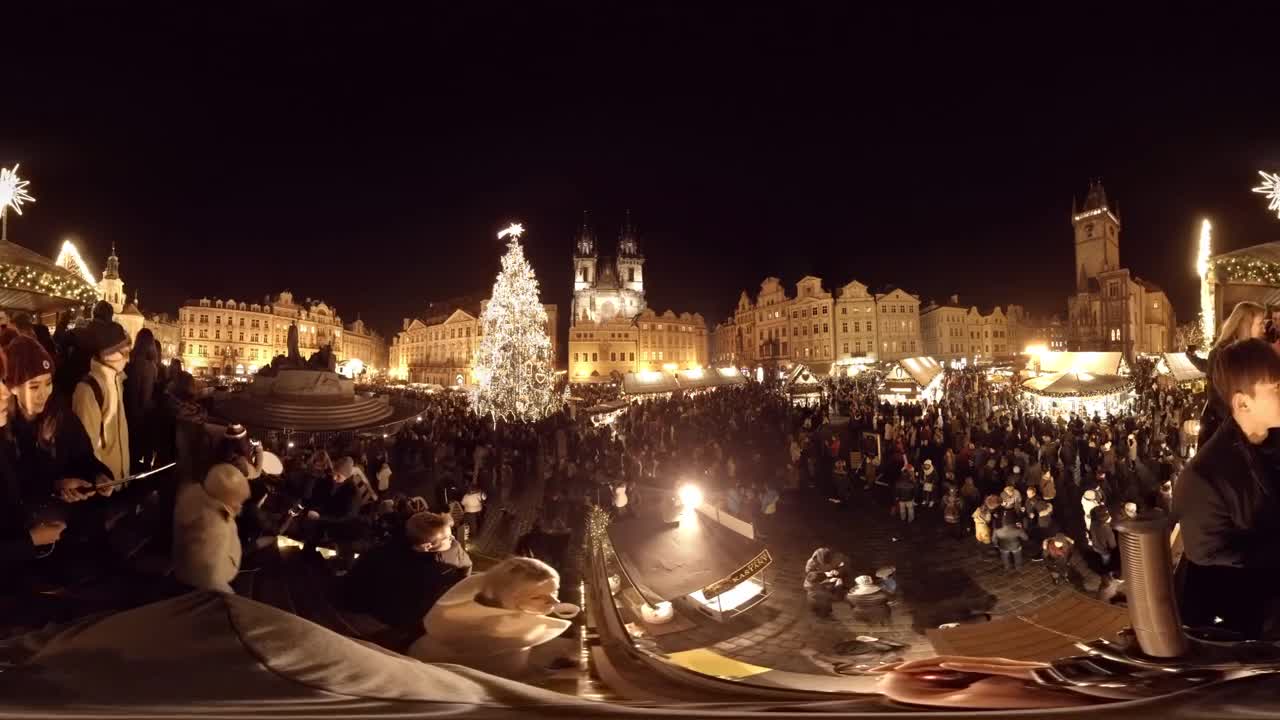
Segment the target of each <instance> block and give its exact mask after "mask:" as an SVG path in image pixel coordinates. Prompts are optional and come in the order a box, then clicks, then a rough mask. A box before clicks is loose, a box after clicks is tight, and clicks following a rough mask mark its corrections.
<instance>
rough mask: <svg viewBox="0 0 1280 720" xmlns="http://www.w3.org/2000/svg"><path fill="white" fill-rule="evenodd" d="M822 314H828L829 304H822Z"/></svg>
mask: <svg viewBox="0 0 1280 720" xmlns="http://www.w3.org/2000/svg"><path fill="white" fill-rule="evenodd" d="M822 314H823V315H826V314H827V306H826V305H823V306H822Z"/></svg>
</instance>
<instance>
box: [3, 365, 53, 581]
mask: <svg viewBox="0 0 1280 720" xmlns="http://www.w3.org/2000/svg"><path fill="white" fill-rule="evenodd" d="M6 367H7V361H6V357H5V354H4V352H3V350H0V377H2V376H4V374H5V371H6ZM12 398H13V394H12V393H10V392H9V388H8V386H7V385H5V384H4V383H0V588H5V589H8V586H13V585H16V584H17V583H18V582H19V581H20V580H21V579H22V578H23V577H25V576H26V574H27V572H28V571H29V569H30V565H31V563H32V561H34V560H35V559H36V558H37V557H38V556H39V555H40V553H41V548H47V547H50V546H52V545H53V544H54V543H56V542H58V539H59V538H61V537H62V531H63V530H65V529H66V528H67V524H66V523H65V522H63V521H61V520H53V519H43V520H42V519H39V518H32V513H31V509H30V508H28V507H27V503H26V501H25V500H24V498H23V491H22V482H21V478H20V477H19V475H18V470H17V467H16V465H15V461H16V458H15V455H14V444H13V434H12V433H11V432H10V430H9V405H10V402H11V401H12Z"/></svg>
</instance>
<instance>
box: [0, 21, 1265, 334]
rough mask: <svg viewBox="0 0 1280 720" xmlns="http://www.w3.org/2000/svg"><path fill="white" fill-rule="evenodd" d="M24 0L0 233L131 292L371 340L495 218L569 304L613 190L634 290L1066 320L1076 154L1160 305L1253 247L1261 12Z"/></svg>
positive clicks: (453, 272) (12, 43) (478, 271)
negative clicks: (639, 274) (811, 284)
mask: <svg viewBox="0 0 1280 720" xmlns="http://www.w3.org/2000/svg"><path fill="white" fill-rule="evenodd" d="M29 4H30V5H37V6H40V7H38V8H35V9H33V8H25V9H14V8H10V7H6V9H5V10H4V11H3V15H2V16H0V47H3V48H4V53H3V57H4V63H5V66H6V67H5V69H4V71H3V74H0V164H3V165H6V166H8V165H11V164H13V163H15V162H20V163H22V170H23V172H24V174H25V175H26V176H27V178H28V179H30V180H31V181H32V188H31V189H32V191H33V193H34V194H35V196H36V197H37V198H38V203H37V204H35V205H31V206H29V207H28V209H27V212H26V214H25V215H24V216H23V217H20V218H13V219H12V221H11V223H10V238H11V239H12V240H15V241H17V242H19V243H21V244H24V245H27V246H29V247H31V248H34V249H37V250H39V251H41V252H44V253H47V254H50V255H52V254H54V253H55V252H56V249H57V246H58V245H59V244H60V242H61V239H62V238H63V237H65V236H68V235H70V236H74V237H76V238H77V239H78V240H79V242H80V244H81V247H82V248H83V249H84V250H85V251H86V255H87V256H88V258H89V260H90V263H91V265H92V266H93V267H94V269H95V271H98V272H100V271H101V267H102V263H103V258H104V256H105V254H106V252H107V250H108V249H109V247H110V245H111V243H112V242H113V241H114V242H115V243H116V244H117V246H118V247H119V250H120V255H121V258H122V272H123V275H124V278H125V281H126V284H127V289H128V291H129V293H130V295H132V294H133V291H134V290H135V289H140V290H141V293H142V302H143V307H144V309H145V310H147V311H150V312H156V311H169V312H172V311H173V310H174V309H175V308H176V307H177V305H178V303H179V302H180V301H181V300H182V299H183V298H185V297H198V296H200V295H209V296H221V297H228V296H232V297H235V298H237V299H247V300H253V299H260V298H261V297H262V296H264V295H265V294H267V293H269V292H277V291H279V290H281V289H284V288H289V289H291V290H293V291H294V294H295V295H296V296H299V297H313V298H323V299H325V300H327V301H329V302H330V303H332V304H334V305H336V306H337V307H338V309H339V311H340V312H341V313H342V315H343V316H344V319H346V320H348V321H350V320H352V319H354V318H355V316H356V314H357V312H359V313H360V314H361V315H362V316H363V318H364V319H365V320H366V321H369V322H372V323H373V324H374V325H375V326H376V327H378V328H380V329H381V330H383V331H384V332H387V331H392V330H394V329H396V328H398V326H399V319H400V318H401V317H405V316H408V315H413V314H419V313H420V312H421V309H422V307H423V306H424V304H425V303H426V302H427V301H428V300H432V299H442V298H447V297H451V296H455V295H459V294H463V293H474V292H477V291H483V290H485V289H487V288H488V287H489V286H490V284H491V283H492V279H493V276H494V274H495V273H496V271H497V267H498V257H499V254H500V250H501V245H500V243H499V242H498V241H497V240H496V239H495V238H494V235H495V233H496V231H497V230H498V229H499V228H500V227H502V226H504V225H505V224H506V223H507V222H509V221H512V220H521V221H523V222H524V224H525V226H526V228H527V229H528V231H529V233H528V235H527V236H526V239H527V252H528V253H529V254H530V256H531V258H532V260H533V262H534V265H535V269H536V270H537V272H538V275H539V278H540V280H541V282H542V286H543V292H544V297H545V298H546V300H547V301H549V302H556V303H559V304H560V306H561V308H562V315H561V317H562V318H564V317H565V314H566V313H565V309H567V306H568V302H569V282H570V273H571V269H570V267H571V266H570V255H571V251H572V234H573V232H574V228H575V226H576V225H577V224H578V223H579V222H580V219H581V214H582V211H583V210H590V211H591V212H592V216H593V219H594V222H595V226H596V232H597V234H598V235H599V237H600V238H601V240H602V241H603V242H602V244H603V246H604V248H605V251H606V252H612V246H613V243H614V241H615V239H616V237H617V232H618V226H619V224H620V223H621V219H622V214H623V211H624V210H625V209H627V208H630V209H631V210H632V213H633V216H634V218H635V221H636V223H637V224H638V225H639V227H640V230H641V233H642V235H641V237H642V245H643V250H644V252H645V254H646V255H647V258H648V265H647V281H648V299H649V303H650V305H651V306H653V307H655V309H657V310H659V311H662V310H665V309H667V308H673V309H675V310H677V311H684V310H690V311H699V312H701V313H703V315H704V316H705V317H706V318H707V321H708V324H709V325H712V324H714V323H715V322H716V321H718V320H721V319H723V318H724V317H725V315H726V314H727V313H728V312H729V311H730V310H731V308H732V307H733V305H734V303H735V302H736V299H737V296H738V293H739V291H741V290H743V289H748V290H751V291H753V292H754V291H755V290H756V289H758V287H759V284H760V281H761V280H762V279H763V278H764V277H765V276H767V275H777V276H779V277H780V278H782V279H783V281H784V282H785V283H787V284H788V286H792V287H793V286H794V283H795V281H796V280H798V279H799V278H800V277H801V276H803V275H805V274H808V273H813V274H818V275H821V276H822V277H823V278H824V279H825V280H826V282H827V287H828V289H830V288H833V287H836V286H838V285H840V284H843V283H844V282H847V281H848V280H850V279H853V278H856V279H858V280H861V281H863V282H865V283H868V284H872V285H878V284H883V283H895V284H899V285H901V286H903V287H905V288H906V289H908V290H910V291H912V292H915V293H918V294H920V295H921V297H922V299H924V300H927V299H929V298H939V299H942V298H945V296H947V295H949V294H951V293H959V294H960V295H961V296H962V299H963V300H964V301H966V302H973V303H977V304H980V305H982V306H989V305H991V304H1002V305H1003V304H1005V303H1009V302H1020V303H1023V304H1025V305H1026V306H1028V307H1029V308H1030V309H1031V310H1033V311H1035V312H1037V313H1041V312H1048V311H1053V312H1058V313H1060V314H1061V313H1064V312H1065V298H1066V295H1067V293H1068V292H1070V291H1071V289H1072V283H1073V275H1072V260H1071V258H1072V235H1071V228H1070V225H1069V219H1068V215H1069V213H1070V209H1071V201H1072V197H1073V196H1076V197H1078V198H1081V199H1083V196H1084V193H1085V190H1086V187H1087V184H1088V181H1089V179H1090V178H1091V177H1096V176H1100V177H1101V178H1102V179H1103V181H1104V182H1105V185H1106V188H1107V192H1108V194H1109V196H1110V197H1111V199H1112V201H1113V204H1115V203H1116V202H1118V204H1119V209H1120V213H1121V217H1122V220H1123V222H1124V230H1123V235H1122V239H1121V258H1122V261H1123V263H1124V264H1125V265H1126V266H1128V267H1130V268H1131V269H1132V270H1133V271H1135V272H1136V273H1137V274H1139V275H1140V276H1142V277H1144V278H1146V279H1149V280H1152V281H1154V282H1156V283H1158V284H1159V285H1161V286H1163V287H1164V288H1166V289H1167V290H1168V291H1169V294H1170V296H1171V299H1172V300H1173V302H1174V306H1175V308H1176V310H1177V312H1178V316H1179V319H1180V320H1187V319H1190V318H1191V317H1192V316H1193V315H1194V306H1195V302H1196V300H1195V297H1196V295H1195V292H1196V287H1197V285H1196V281H1195V278H1194V277H1193V275H1192V273H1191V263H1192V258H1193V254H1194V236H1195V231H1196V227H1197V219H1198V218H1199V217H1201V216H1202V215H1204V214H1208V215H1209V216H1210V217H1211V218H1212V219H1213V220H1214V221H1215V224H1216V227H1217V249H1219V250H1224V249H1231V248H1237V247H1243V246H1246V245H1251V244H1255V243H1259V242H1266V241H1271V240H1280V220H1277V219H1276V218H1275V217H1274V215H1273V214H1271V213H1268V212H1267V211H1266V209H1265V200H1264V199H1263V198H1262V197H1261V196H1258V195H1254V194H1251V193H1250V192H1249V189H1250V188H1251V187H1252V186H1253V185H1255V184H1256V182H1255V180H1256V173H1255V171H1256V170H1257V169H1272V170H1280V92H1278V91H1277V89H1276V82H1275V77H1274V73H1275V72H1276V67H1275V62H1274V60H1273V59H1272V58H1271V57H1268V56H1267V55H1266V54H1265V53H1267V52H1268V51H1269V52H1270V53H1272V54H1274V53H1275V52H1276V47H1275V45H1276V43H1275V38H1274V37H1273V34H1274V33H1273V32H1272V29H1273V28H1274V27H1275V24H1274V22H1273V21H1272V19H1270V18H1266V17H1262V16H1248V15H1244V14H1239V13H1238V12H1237V13H1235V14H1232V15H1226V14H1222V15H1201V14H1178V15H1169V14H1168V12H1167V11H1166V10H1160V11H1150V12H1145V13H1142V14H1137V13H1135V14H1134V15H1133V16H1132V17H1125V16H1123V15H1122V14H1118V13H1117V11H1116V7H1117V6H1118V5H1119V4H1116V3H1112V4H1109V5H1103V6H1098V7H1097V8H1094V9H1091V8H1090V7H1089V6H1088V5H1085V4H1081V3H1071V4H1066V3H1063V4H1058V5H1056V6H1051V5H1049V4H1044V5H1043V6H1039V8H1038V9H1039V11H1038V13H1037V14H1036V15H1034V16H1033V15H1027V16H1022V17H1017V16H1011V15H1008V14H986V15H984V14H981V13H978V12H975V11H973V10H970V11H969V12H965V13H962V12H960V11H958V10H947V11H944V12H943V13H939V12H937V11H935V10H934V9H932V8H929V7H928V6H927V5H917V6H914V8H913V9H914V10H915V12H914V13H913V14H899V15H885V14H879V13H876V14H873V13H870V12H866V11H863V10H861V9H858V8H853V7H844V6H845V5H848V6H852V5H854V4H853V3H841V4H836V3H831V4H814V5H806V4H803V3H795V2H787V3H776V4H775V5H774V6H772V7H768V6H749V5H747V4H738V5H724V6H711V5H702V6H699V9H690V8H689V7H687V6H688V5H692V4H693V3H673V4H669V5H667V4H660V3H644V4H639V3H629V4H625V5H626V6H627V7H630V8H631V9H625V8H624V7H622V6H623V5H624V4H623V3H595V4H594V5H586V6H582V7H576V6H571V5H566V4H559V3H555V4H552V3H532V2H526V3H519V4H512V5H497V4H494V5H487V4H484V3H475V2H466V3H455V4H451V5H456V6H466V9H462V8H461V7H451V6H446V5H444V4H440V5H434V6H433V5H428V4H425V3H418V4H414V7H413V8H412V9H410V8H405V7H400V8H396V9H394V10H393V9H385V10H378V9H375V8H374V6H373V5H372V4H368V3H344V4H343V5H341V6H339V7H340V9H335V10H334V11H332V12H330V11H328V10H322V9H319V4H317V3H311V2H295V3H275V4H273V3H253V4H248V5H245V6H242V7H240V9H236V8H237V7H238V6H236V5H234V4H232V3H172V4H171V5H173V6H183V7H177V8H175V7H169V8H167V9H158V8H144V7H142V6H137V7H136V8H134V9H130V10H128V11H126V12H124V13H121V12H119V11H118V10H116V9H115V8H109V7H108V4H96V5H95V6H94V8H93V9H91V8H87V7H51V6H48V5H46V4H44V3H29ZM113 5H119V6H123V5H125V3H115V4H113ZM196 5H199V6H201V7H200V8H199V9H197V8H194V7H186V6H196ZM405 5H408V4H405ZM1206 7H1207V6H1206ZM1126 12H1128V11H1126ZM407 13H414V14H407ZM563 324H564V322H562V325H563Z"/></svg>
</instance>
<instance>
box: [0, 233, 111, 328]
mask: <svg viewBox="0 0 1280 720" xmlns="http://www.w3.org/2000/svg"><path fill="white" fill-rule="evenodd" d="M97 299H98V291H97V289H96V288H94V287H93V286H92V285H90V284H89V283H88V282H87V281H85V279H84V278H82V277H80V275H79V273H73V272H71V271H70V270H67V269H66V268H63V267H60V266H59V265H58V264H57V263H55V262H54V261H52V260H50V259H49V258H47V257H45V256H43V255H41V254H40V253H37V252H34V251H32V250H28V249H27V248H24V247H22V246H21V245H16V244H14V243H11V242H8V241H0V307H2V308H8V309H10V310H26V311H28V312H38V313H45V312H54V311H57V310H66V309H68V308H72V307H77V306H81V305H91V304H93V302H94V301H96V300H97Z"/></svg>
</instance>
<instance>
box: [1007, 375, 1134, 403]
mask: <svg viewBox="0 0 1280 720" xmlns="http://www.w3.org/2000/svg"><path fill="white" fill-rule="evenodd" d="M1131 385H1132V383H1130V382H1129V379H1128V378H1122V377H1120V376H1119V375H1093V374H1091V373H1086V372H1060V373H1050V374H1047V375H1039V376H1037V377H1033V378H1031V379H1029V380H1025V381H1023V383H1022V388H1023V389H1024V390H1026V391H1027V392H1030V393H1033V394H1035V395H1055V396H1061V397H1080V396H1086V395H1110V394H1112V393H1118V392H1123V391H1124V390H1127V389H1129V388H1130V387H1131Z"/></svg>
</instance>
